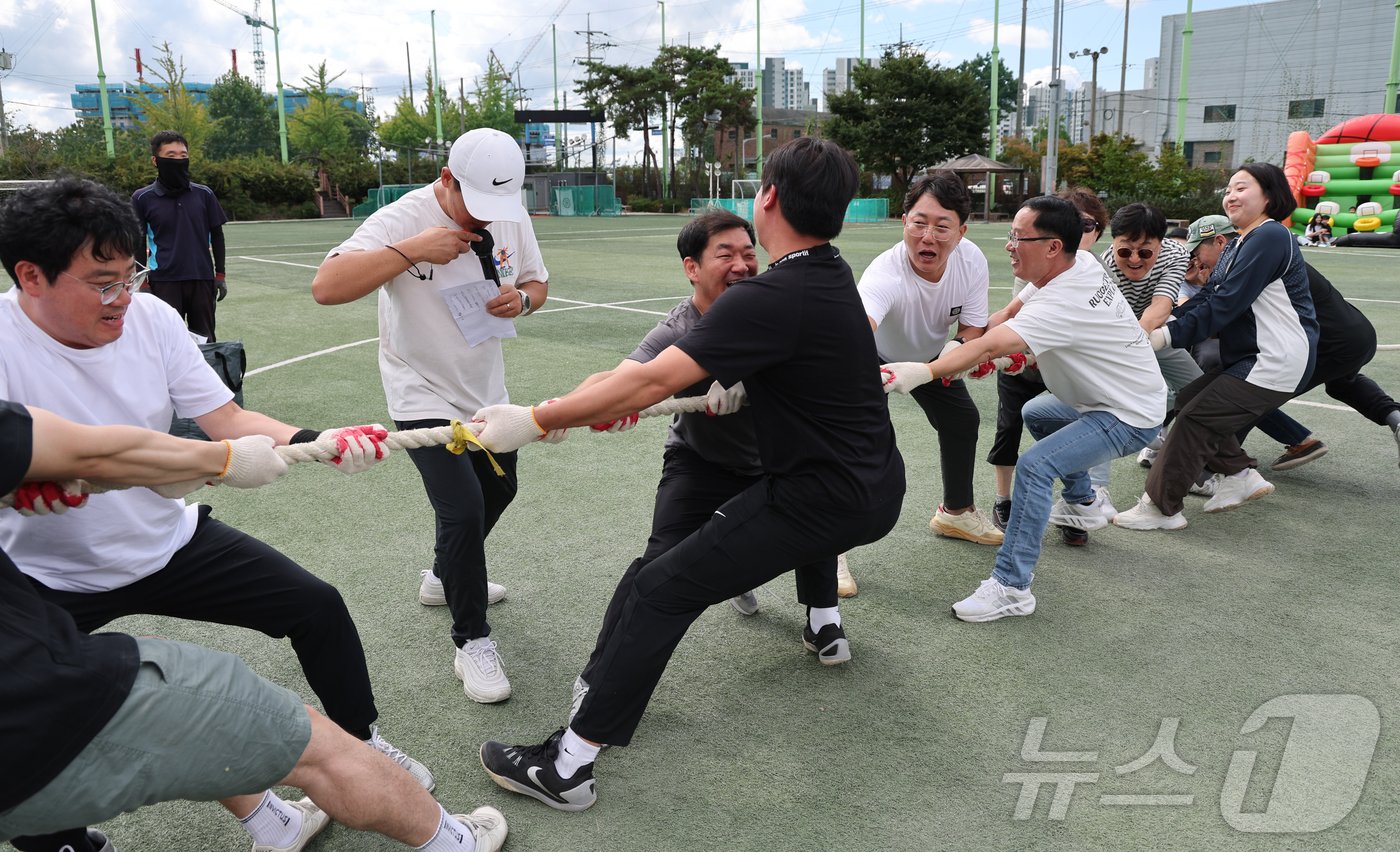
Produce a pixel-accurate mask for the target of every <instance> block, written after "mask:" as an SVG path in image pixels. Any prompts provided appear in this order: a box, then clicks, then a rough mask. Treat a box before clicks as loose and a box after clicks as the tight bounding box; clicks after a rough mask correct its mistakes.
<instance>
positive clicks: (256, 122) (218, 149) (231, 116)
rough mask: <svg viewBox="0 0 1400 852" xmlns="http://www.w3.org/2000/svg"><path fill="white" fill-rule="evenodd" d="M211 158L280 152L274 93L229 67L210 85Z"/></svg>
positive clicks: (207, 152)
mask: <svg viewBox="0 0 1400 852" xmlns="http://www.w3.org/2000/svg"><path fill="white" fill-rule="evenodd" d="M208 109H209V117H210V118H211V119H212V120H213V122H214V131H213V133H211V134H210V136H209V144H208V150H207V151H206V152H205V153H206V154H207V155H208V156H209V158H210V159H214V160H225V159H228V158H230V157H243V156H250V155H255V154H266V155H268V156H272V155H274V154H276V153H277V113H276V106H274V104H273V102H272V97H271V96H270V95H266V94H264V93H263V92H260V91H258V87H257V86H254V85H253V82H252V81H251V80H249V79H248V78H247V77H244V76H242V75H240V74H238V73H237V72H235V71H229V72H228V73H227V74H224V75H223V76H222V77H220V78H219V79H217V80H215V81H214V85H213V86H211V87H210V89H209V97H208Z"/></svg>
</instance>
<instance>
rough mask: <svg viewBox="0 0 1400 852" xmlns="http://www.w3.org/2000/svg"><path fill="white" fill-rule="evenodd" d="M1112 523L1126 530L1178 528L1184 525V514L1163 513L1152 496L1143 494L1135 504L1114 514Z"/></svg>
mask: <svg viewBox="0 0 1400 852" xmlns="http://www.w3.org/2000/svg"><path fill="white" fill-rule="evenodd" d="M1113 525H1114V526H1116V527H1122V528H1124V529H1128V530H1179V529H1181V528H1182V527H1184V526H1186V516H1185V515H1183V514H1181V513H1180V512H1177V513H1176V514H1175V515H1166V514H1163V513H1162V510H1161V509H1158V508H1157V504H1156V503H1153V502H1152V498H1151V497H1148V496H1147V495H1146V494H1144V495H1142V496H1141V497H1139V498H1138V501H1137V505H1136V506H1134V507H1133V508H1131V509H1129V510H1128V511H1126V512H1119V513H1118V514H1117V515H1115V516H1114V518H1113Z"/></svg>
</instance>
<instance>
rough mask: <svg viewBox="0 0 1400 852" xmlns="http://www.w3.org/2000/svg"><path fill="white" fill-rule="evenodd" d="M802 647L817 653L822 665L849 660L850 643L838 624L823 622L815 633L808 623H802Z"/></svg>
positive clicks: (837, 663)
mask: <svg viewBox="0 0 1400 852" xmlns="http://www.w3.org/2000/svg"><path fill="white" fill-rule="evenodd" d="M802 647H804V648H806V649H807V650H808V651H811V652H812V653H813V654H816V655H817V659H818V660H820V661H821V664H822V665H824V666H839V665H841V664H842V663H849V662H850V661H851V643H849V642H847V641H846V631H844V630H842V629H841V625H839V624H824V625H822V629H821V630H820V631H818V632H816V633H813V632H812V626H811V625H810V624H804V625H802Z"/></svg>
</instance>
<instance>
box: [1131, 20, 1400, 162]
mask: <svg viewBox="0 0 1400 852" xmlns="http://www.w3.org/2000/svg"><path fill="white" fill-rule="evenodd" d="M1132 5H1133V0H1123V70H1122V71H1120V72H1119V74H1118V138H1119V139H1122V138H1123V96H1124V92H1125V91H1126V90H1127V88H1128V8H1129V7H1130V6H1132ZM1395 5H1396V7H1397V8H1400V0H1395ZM1391 76H1392V77H1393V76H1395V75H1394V74H1392V75H1391Z"/></svg>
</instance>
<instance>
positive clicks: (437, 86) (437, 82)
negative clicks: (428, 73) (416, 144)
mask: <svg viewBox="0 0 1400 852" xmlns="http://www.w3.org/2000/svg"><path fill="white" fill-rule="evenodd" d="M428 21H429V25H430V26H431V27H432V30H433V91H432V92H431V93H430V94H432V96H433V114H434V115H435V116H436V118H437V149H438V153H439V155H441V152H442V141H443V140H442V92H443V88H442V78H441V77H439V76H438V74H439V73H440V72H439V71H438V63H437V10H436V9H431V10H429V12H428Z"/></svg>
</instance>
